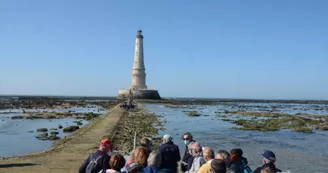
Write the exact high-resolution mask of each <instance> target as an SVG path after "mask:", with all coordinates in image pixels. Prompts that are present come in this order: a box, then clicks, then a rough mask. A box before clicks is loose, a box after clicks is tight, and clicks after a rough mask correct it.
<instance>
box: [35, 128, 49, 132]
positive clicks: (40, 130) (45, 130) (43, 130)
mask: <svg viewBox="0 0 328 173" xmlns="http://www.w3.org/2000/svg"><path fill="white" fill-rule="evenodd" d="M36 131H37V132H47V131H48V129H47V128H40V129H37V130H36Z"/></svg>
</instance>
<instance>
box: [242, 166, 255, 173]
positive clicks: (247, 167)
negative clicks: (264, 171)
mask: <svg viewBox="0 0 328 173" xmlns="http://www.w3.org/2000/svg"><path fill="white" fill-rule="evenodd" d="M244 173H253V171H252V170H251V168H250V167H249V166H248V165H244Z"/></svg>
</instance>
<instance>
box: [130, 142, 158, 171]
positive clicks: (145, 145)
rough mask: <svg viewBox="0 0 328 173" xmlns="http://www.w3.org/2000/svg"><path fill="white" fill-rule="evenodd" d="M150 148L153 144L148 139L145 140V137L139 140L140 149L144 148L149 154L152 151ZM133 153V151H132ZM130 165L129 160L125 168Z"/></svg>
mask: <svg viewBox="0 0 328 173" xmlns="http://www.w3.org/2000/svg"><path fill="white" fill-rule="evenodd" d="M152 146H153V142H152V141H151V139H150V138H147V137H143V138H142V139H141V140H140V147H144V148H145V149H146V150H147V151H148V153H151V151H152ZM132 153H133V151H132ZM131 163H132V158H130V159H129V160H128V161H127V162H126V166H127V165H129V164H131Z"/></svg>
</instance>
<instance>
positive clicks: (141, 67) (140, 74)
mask: <svg viewBox="0 0 328 173" xmlns="http://www.w3.org/2000/svg"><path fill="white" fill-rule="evenodd" d="M145 71H146V69H145V63H144V53H143V35H142V30H141V29H139V30H138V32H137V36H136V44H135V48H134V63H133V68H132V83H131V86H130V89H132V90H134V89H147V85H146V72H145Z"/></svg>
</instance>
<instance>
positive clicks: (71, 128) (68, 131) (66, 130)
mask: <svg viewBox="0 0 328 173" xmlns="http://www.w3.org/2000/svg"><path fill="white" fill-rule="evenodd" d="M79 128H80V127H79V126H69V127H65V128H64V129H63V132H66V133H70V132H74V131H76V130H78V129H79Z"/></svg>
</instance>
